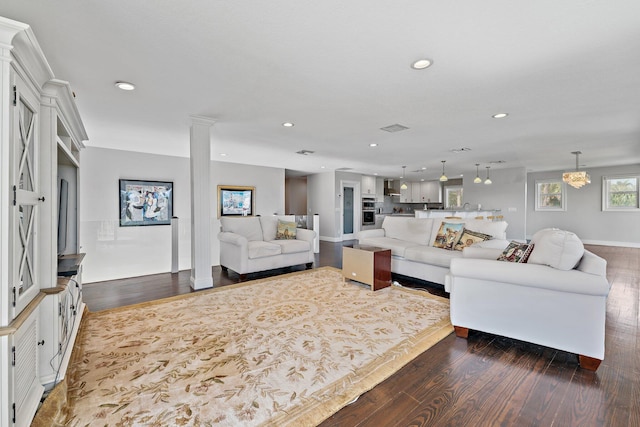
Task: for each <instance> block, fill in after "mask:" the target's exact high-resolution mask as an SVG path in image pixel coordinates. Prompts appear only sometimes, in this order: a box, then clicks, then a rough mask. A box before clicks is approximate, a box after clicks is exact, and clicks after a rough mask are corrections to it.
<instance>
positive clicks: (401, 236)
mask: <svg viewBox="0 0 640 427" xmlns="http://www.w3.org/2000/svg"><path fill="white" fill-rule="evenodd" d="M443 222H446V223H452V224H459V223H464V227H465V228H467V229H470V230H473V231H476V232H480V233H484V234H488V235H491V236H492V239H491V240H487V241H486V242H483V243H478V244H476V245H474V247H483V248H485V249H486V248H493V250H489V249H487V250H486V251H484V253H485V255H486V254H487V253H489V254H490V255H493V254H495V257H497V256H498V255H499V254H500V253H501V252H502V250H503V249H504V248H505V247H507V245H508V244H509V241H507V240H506V230H507V223H506V222H505V221H489V220H479V219H446V218H413V217H394V216H387V217H385V219H384V221H383V222H382V228H380V229H375V230H364V231H360V232H359V233H358V234H357V235H356V238H357V239H358V243H359V244H360V245H370V246H377V247H381V248H385V249H391V271H392V272H393V273H398V274H403V275H405V276H409V277H415V278H418V279H422V280H426V281H429V282H434V283H439V284H441V285H443V284H444V283H445V276H446V275H447V273H448V272H449V266H450V264H451V260H452V259H455V258H462V257H464V256H466V255H465V253H466V251H467V249H465V250H463V251H457V250H447V249H441V248H436V247H434V246H433V243H434V241H435V239H436V234H437V233H438V230H439V229H440V225H441V224H442V223H443Z"/></svg>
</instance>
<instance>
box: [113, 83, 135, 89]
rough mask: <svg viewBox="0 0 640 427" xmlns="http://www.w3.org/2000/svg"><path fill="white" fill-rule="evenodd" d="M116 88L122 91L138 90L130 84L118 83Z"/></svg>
mask: <svg viewBox="0 0 640 427" xmlns="http://www.w3.org/2000/svg"><path fill="white" fill-rule="evenodd" d="M116 87H117V88H118V89H122V90H134V89H135V88H136V85H134V84H133V83H129V82H116Z"/></svg>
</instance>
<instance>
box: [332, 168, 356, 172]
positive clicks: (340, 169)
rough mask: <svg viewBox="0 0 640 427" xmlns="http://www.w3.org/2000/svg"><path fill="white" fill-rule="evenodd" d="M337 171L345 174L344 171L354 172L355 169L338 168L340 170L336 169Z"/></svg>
mask: <svg viewBox="0 0 640 427" xmlns="http://www.w3.org/2000/svg"><path fill="white" fill-rule="evenodd" d="M336 170H337V171H342V172H344V171H352V170H353V168H338V169H336Z"/></svg>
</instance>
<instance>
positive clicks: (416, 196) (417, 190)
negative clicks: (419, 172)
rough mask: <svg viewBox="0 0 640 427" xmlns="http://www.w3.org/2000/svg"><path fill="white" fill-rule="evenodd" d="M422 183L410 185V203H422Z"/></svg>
mask: <svg viewBox="0 0 640 427" xmlns="http://www.w3.org/2000/svg"><path fill="white" fill-rule="evenodd" d="M421 184H422V183H421V182H412V183H411V202H412V203H418V202H421V201H422V191H421V189H422V185H421Z"/></svg>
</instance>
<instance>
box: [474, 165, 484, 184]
mask: <svg viewBox="0 0 640 427" xmlns="http://www.w3.org/2000/svg"><path fill="white" fill-rule="evenodd" d="M479 166H480V163H476V177H475V178H474V179H473V183H474V184H482V178H480V169H478V167H479Z"/></svg>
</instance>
